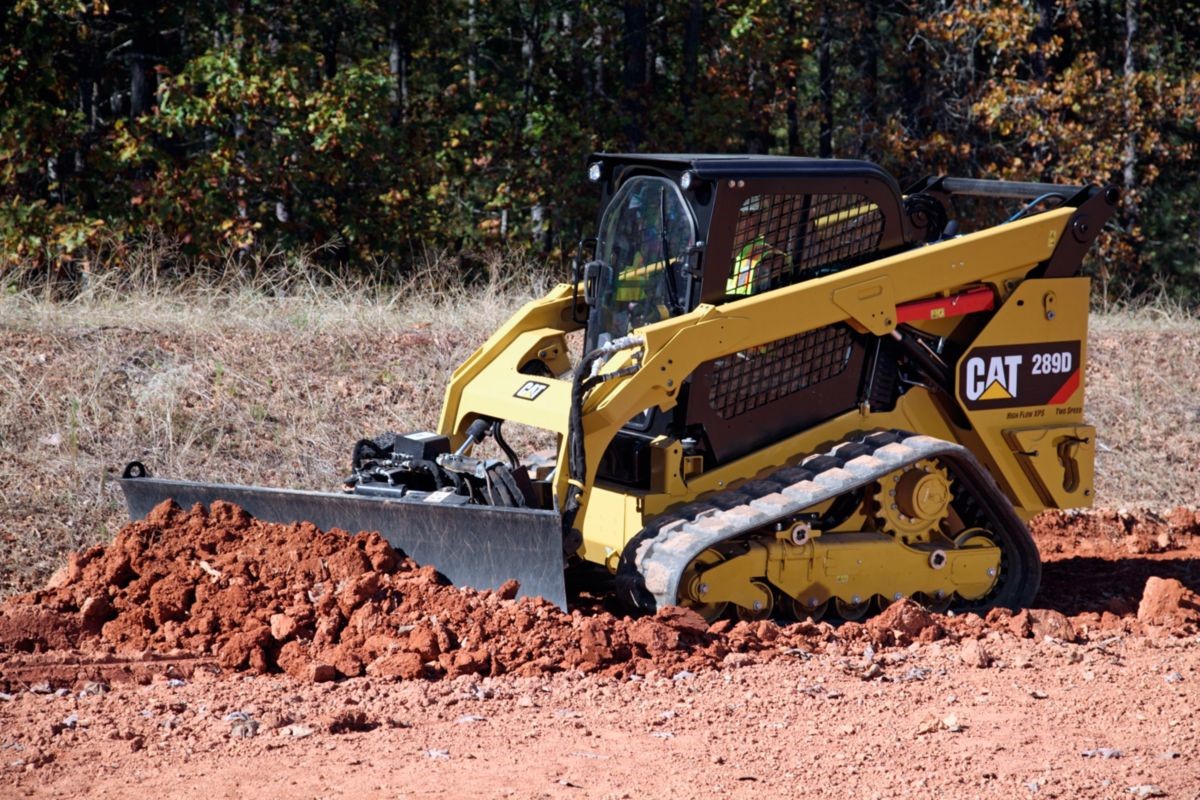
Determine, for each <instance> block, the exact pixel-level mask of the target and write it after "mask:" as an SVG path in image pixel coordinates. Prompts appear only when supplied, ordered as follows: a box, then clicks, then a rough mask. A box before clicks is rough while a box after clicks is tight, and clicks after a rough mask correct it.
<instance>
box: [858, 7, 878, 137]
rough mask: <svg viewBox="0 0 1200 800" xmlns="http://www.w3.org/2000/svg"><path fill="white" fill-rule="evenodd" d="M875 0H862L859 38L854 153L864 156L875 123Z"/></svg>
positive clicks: (876, 13) (876, 60)
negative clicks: (856, 138) (858, 94)
mask: <svg viewBox="0 0 1200 800" xmlns="http://www.w3.org/2000/svg"><path fill="white" fill-rule="evenodd" d="M879 12H880V8H879V0H866V2H865V3H864V4H863V20H862V37H861V41H860V42H859V54H860V55H859V57H860V58H861V61H860V63H859V69H858V77H859V81H858V82H859V92H860V93H861V94H860V96H859V102H858V154H859V156H867V155H869V154H870V151H871V140H872V138H873V135H874V132H875V129H876V128H877V127H878V124H879V50H880V38H881V37H880V35H879V24H878V17H879Z"/></svg>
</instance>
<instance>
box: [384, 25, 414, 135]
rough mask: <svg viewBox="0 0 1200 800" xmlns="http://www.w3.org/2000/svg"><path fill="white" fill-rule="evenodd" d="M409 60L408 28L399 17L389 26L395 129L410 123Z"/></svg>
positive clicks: (391, 96)
mask: <svg viewBox="0 0 1200 800" xmlns="http://www.w3.org/2000/svg"><path fill="white" fill-rule="evenodd" d="M408 60H409V44H408V27H407V26H406V25H405V24H404V21H403V20H401V19H400V18H399V15H397V16H395V17H393V19H392V21H391V23H389V25H388V74H389V75H391V79H392V86H391V89H390V90H389V93H388V94H389V99H390V100H391V103H392V113H391V123H392V125H393V127H394V126H397V125H403V124H404V123H405V122H408Z"/></svg>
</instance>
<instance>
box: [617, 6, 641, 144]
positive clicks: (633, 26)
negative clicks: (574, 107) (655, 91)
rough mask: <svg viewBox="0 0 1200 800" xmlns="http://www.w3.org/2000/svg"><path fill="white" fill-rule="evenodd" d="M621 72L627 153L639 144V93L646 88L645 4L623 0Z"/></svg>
mask: <svg viewBox="0 0 1200 800" xmlns="http://www.w3.org/2000/svg"><path fill="white" fill-rule="evenodd" d="M624 44H625V47H624V51H625V72H624V84H625V85H624V87H623V88H624V91H623V92H622V94H621V117H622V120H621V121H622V127H623V128H624V133H625V141H626V144H627V145H628V146H629V148H630V149H631V150H637V149H638V147H640V146H641V144H642V138H643V135H644V131H643V130H642V105H643V101H644V98H643V92H644V90H645V86H646V3H645V0H625V42H624Z"/></svg>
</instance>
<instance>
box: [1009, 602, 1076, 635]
mask: <svg viewBox="0 0 1200 800" xmlns="http://www.w3.org/2000/svg"><path fill="white" fill-rule="evenodd" d="M1008 629H1009V631H1011V632H1012V633H1013V635H1015V636H1019V637H1022V638H1029V637H1033V638H1034V639H1044V638H1046V637H1047V636H1049V637H1050V638H1051V639H1058V640H1059V641H1063V642H1074V641H1077V640H1078V638H1079V634H1077V633H1076V632H1075V626H1073V625H1072V624H1071V621H1070V620H1069V619H1067V617H1066V615H1064V614H1062V613H1060V612H1058V611H1052V610H1049V609H1044V608H1031V609H1025V610H1024V611H1021V612H1019V613H1017V614H1014V615H1013V616H1012V617H1011V618H1010V619H1009V620H1008Z"/></svg>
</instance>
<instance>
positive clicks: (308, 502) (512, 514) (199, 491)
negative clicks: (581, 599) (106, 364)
mask: <svg viewBox="0 0 1200 800" xmlns="http://www.w3.org/2000/svg"><path fill="white" fill-rule="evenodd" d="M134 466H136V467H138V469H136V470H133V469H131V468H132V467H134ZM139 472H140V473H141V474H142V476H141V477H135V475H137V474H138V473H139ZM121 489H122V490H123V491H124V492H125V503H126V505H127V506H128V508H129V518H130V519H133V520H138V519H142V518H144V517H145V516H146V515H147V514H148V513H150V510H151V509H152V508H154V507H155V506H156V505H158V504H159V503H161V502H162V501H163V500H167V499H173V500H174V501H175V502H176V503H178V504H179V505H180V506H181V507H182V508H185V509H186V508H189V507H191V506H192V505H193V504H195V503H200V504H202V505H204V506H209V505H210V504H211V503H212V502H213V501H214V500H225V501H227V502H230V503H234V504H235V505H238V506H241V507H242V508H243V509H245V510H246V511H247V512H249V513H250V514H251V515H253V516H254V517H257V518H258V519H260V520H263V521H265V522H277V523H282V524H290V523H293V522H305V521H307V522H311V523H312V524H314V525H316V526H317V527H318V528H322V529H324V530H328V529H329V528H341V529H342V530H346V531H350V532H352V533H353V532H357V531H378V532H379V533H380V535H382V536H383V538H385V539H387V541H388V542H389V543H390V544H391V545H392V546H393V547H395V548H397V549H399V550H403V551H404V553H405V554H406V555H408V556H409V557H410V558H412V559H413V560H414V561H416V562H417V563H418V564H422V565H425V564H431V565H433V567H434V568H435V569H437V571H438V572H440V573H441V574H443V575H445V576H446V577H447V578H448V579H449V580H450V581H451V582H452V583H454V584H455V585H458V586H470V587H472V588H475V589H497V588H499V587H500V585H501V584H503V583H504V582H505V581H507V580H516V581H518V582H519V583H520V584H521V588H520V591H519V592H518V595H519V596H529V597H544V598H546V599H547V600H549V601H550V602H552V603H554V604H555V605H557V606H558V607H559V608H562V609H564V610H565V609H566V607H567V596H566V586H565V583H564V578H563V546H562V519H561V517H559V515H558V514H556V513H555V512H553V511H535V510H531V509H526V508H496V507H491V506H479V505H439V504H437V503H426V502H422V501H420V500H406V499H395V498H378V497H368V496H363V495H355V494H334V493H330V492H308V491H298V490H295V489H271V488H266V487H261V486H233V485H226V484H215V483H193V482H189V481H173V480H163V479H161V478H151V477H146V476H145V473H144V470H143V469H141V465H140V464H137V465H134V464H131V465H130V468H126V476H125V477H123V478H122V479H121Z"/></svg>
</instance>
